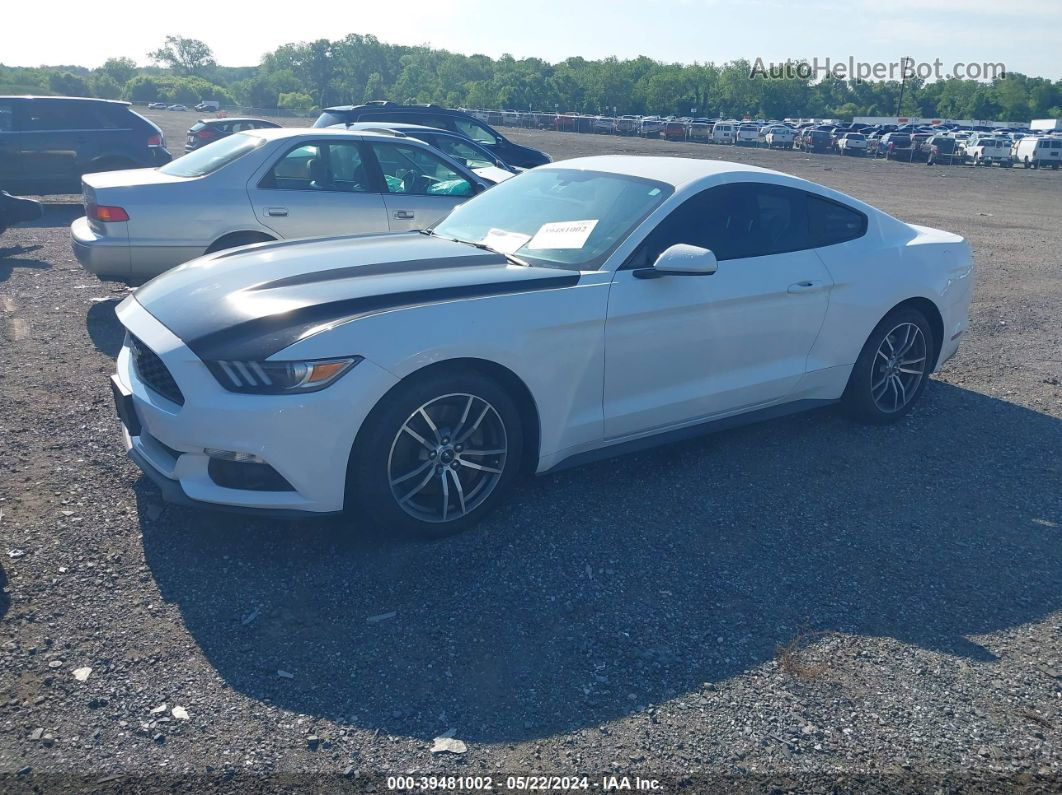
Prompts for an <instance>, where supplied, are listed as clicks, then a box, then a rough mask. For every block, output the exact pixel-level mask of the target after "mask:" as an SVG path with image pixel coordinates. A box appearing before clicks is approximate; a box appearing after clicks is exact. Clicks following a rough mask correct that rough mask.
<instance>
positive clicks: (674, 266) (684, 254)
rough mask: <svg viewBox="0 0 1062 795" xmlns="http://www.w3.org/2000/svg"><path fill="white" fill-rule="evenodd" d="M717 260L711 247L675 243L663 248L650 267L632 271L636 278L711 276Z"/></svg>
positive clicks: (717, 267)
mask: <svg viewBox="0 0 1062 795" xmlns="http://www.w3.org/2000/svg"><path fill="white" fill-rule="evenodd" d="M718 269H719V261H718V260H717V259H716V258H715V254H714V253H712V250H711V249H707V248H701V247H700V246H691V245H688V244H686V243H676V244H675V245H674V246H670V247H669V248H666V249H664V251H663V252H661V254H660V256H659V257H657V258H656V262H654V263H653V265H652V267H650V268H638V269H637V270H635V271H634V277H635V278H636V279H659V278H660V277H661V276H711V275H712V274H713V273H715V272H716V271H717V270H718Z"/></svg>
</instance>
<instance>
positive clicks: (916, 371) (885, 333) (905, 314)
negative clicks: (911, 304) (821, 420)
mask: <svg viewBox="0 0 1062 795" xmlns="http://www.w3.org/2000/svg"><path fill="white" fill-rule="evenodd" d="M936 350H937V349H936V346H935V340H934V336H933V330H932V328H931V327H930V325H929V323H928V321H927V320H926V318H925V316H924V315H923V314H922V313H921V312H919V311H917V310H915V309H909V308H900V309H897V310H895V311H893V312H890V313H889V314H888V315H887V316H886V317H885V319H884V320H882V321H881V322H880V323H879V324H878V326H877V328H875V329H874V331H873V332H872V333H871V335H870V337H869V338H868V339H867V341H866V343H865V344H864V345H863V350H862V351H861V352H860V354H859V358H858V359H857V360H856V363H855V365H854V366H853V368H852V374H851V375H850V376H849V378H848V386H847V387H846V388H845V392H844V396H843V398H842V403H843V405H844V408H845V409H846V410H847V411H848V413H849V414H850V415H852V416H853V417H854V418H855V419H858V420H860V421H862V422H867V423H870V424H873V425H884V424H887V423H890V422H895V421H896V420H898V419H900V417H902V416H904V415H905V414H906V413H907V412H908V411H910V410H911V407H912V406H913V405H914V404H915V401H917V400H918V398H919V396H920V395H921V394H922V391H923V390H924V389H925V386H926V383H927V382H928V380H929V374H930V372H932V369H933V359H934V357H935V356H936Z"/></svg>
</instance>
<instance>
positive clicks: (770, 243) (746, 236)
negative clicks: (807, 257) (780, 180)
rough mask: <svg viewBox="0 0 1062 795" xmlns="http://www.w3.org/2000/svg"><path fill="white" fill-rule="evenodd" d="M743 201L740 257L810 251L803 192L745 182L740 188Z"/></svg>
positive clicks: (779, 186)
mask: <svg viewBox="0 0 1062 795" xmlns="http://www.w3.org/2000/svg"><path fill="white" fill-rule="evenodd" d="M742 187H743V189H744V192H745V194H746V197H747V202H748V204H747V211H748V217H747V218H746V219H744V227H745V228H746V229H747V231H746V232H744V233H743V234H742V235H741V236H740V243H739V250H740V251H741V252H743V253H742V254H741V256H745V257H762V256H766V255H768V254H784V253H785V252H787V251H800V250H801V249H806V248H810V247H811V243H810V242H809V240H808V223H807V215H806V209H805V198H804V197H805V196H806V194H805V193H804V192H803V191H800V190H795V189H794V188H786V187H784V186H782V185H767V184H762V183H754V182H749V183H746V184H745V185H743V186H742Z"/></svg>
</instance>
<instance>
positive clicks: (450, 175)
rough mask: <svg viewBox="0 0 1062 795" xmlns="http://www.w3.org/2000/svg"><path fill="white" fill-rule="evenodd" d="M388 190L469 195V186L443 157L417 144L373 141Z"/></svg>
mask: <svg viewBox="0 0 1062 795" xmlns="http://www.w3.org/2000/svg"><path fill="white" fill-rule="evenodd" d="M372 150H373V152H374V153H375V155H376V159H377V160H378V161H379V163H380V170H381V171H383V178H384V182H386V183H387V192H388V193H404V194H409V195H414V196H470V195H472V186H471V185H470V184H469V183H468V181H467V180H466V179H465V178H464V177H462V176H461V175H460V174H458V173H457V172H456V171H454V170H453V169H452V168H450V166H448V165H447V164H446V163H445V162H444V161H443V160H441V159H440V158H438V157H436V156H435V155H433V154H432V153H431V152H429V151H427V150H426V149H423V148H421V147H419V146H408V145H405V144H377V143H374V144H372Z"/></svg>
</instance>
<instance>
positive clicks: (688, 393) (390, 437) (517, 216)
mask: <svg viewBox="0 0 1062 795" xmlns="http://www.w3.org/2000/svg"><path fill="white" fill-rule="evenodd" d="M973 281H974V272H973V265H972V261H971V256H970V249H969V246H968V245H967V243H966V242H965V240H963V238H961V237H959V236H958V235H954V234H950V233H948V232H942V231H939V230H936V229H930V228H927V227H923V226H914V225H911V224H907V223H904V222H902V221H899V220H897V219H896V218H893V217H891V216H889V215H886V214H885V213H883V212H881V211H880V210H876V209H874V208H873V207H870V206H868V205H866V204H864V203H862V202H860V201H857V200H855V199H853V198H850V197H848V196H845V195H844V194H841V193H838V192H836V191H833V190H830V189H828V188H825V187H822V186H820V185H816V184H814V183H811V182H807V181H804V180H801V179H797V178H794V177H790V176H786V175H785V174H780V173H778V172H774V171H768V170H765V169H760V168H755V167H752V166H746V165H740V164H736V163H725V162H718V161H711V160H686V159H681V158H670V157H663V158H653V157H591V158H583V159H577V160H569V161H566V162H560V163H553V164H551V165H545V166H541V167H539V168H536V169H534V170H532V171H528V172H526V173H524V174H521V175H519V176H516V177H513V178H512V179H511V180H508V181H507V182H504V183H502V184H500V185H498V186H497V187H495V188H492V189H491V190H489V191H487V192H485V193H483V194H481V195H479V196H477V197H475V198H474V199H472V200H470V201H469V202H467V203H466V204H463V205H461V206H460V207H459V208H457V209H456V210H455V211H454V212H453V213H451V214H450V215H449V216H448V217H447V218H446V219H445V220H443V221H442V222H441V223H440V224H438V225H437V226H435V228H434V229H433V230H432V231H431V232H428V233H416V232H413V233H408V234H398V235H372V236H361V237H348V238H332V239H327V240H318V241H294V242H281V243H266V244H260V245H255V246H249V247H246V248H241V249H237V250H233V251H227V252H223V253H220V254H215V255H212V256H206V257H202V258H200V259H197V260H195V261H193V262H190V263H187V264H185V265H183V266H181V267H179V268H177V269H176V270H174V271H171V272H170V273H168V274H166V275H164V276H162V277H160V278H158V279H155V280H154V281H152V282H151V283H149V284H148V285H146V286H144V287H142V288H140V289H139V290H137V291H136V292H135V293H134V294H133V295H131V296H130V297H128V298H127V299H126V300H125V301H123V302H122V303H121V305H120V306H119V307H118V310H117V311H118V316H119V318H120V320H121V322H122V324H123V325H124V326H125V328H126V329H127V331H128V334H127V338H126V344H125V346H124V348H123V349H122V351H121V354H120V356H119V358H118V372H117V374H116V375H115V376H114V377H113V379H112V389H113V392H114V397H115V400H116V403H117V408H118V413H119V416H120V417H121V419H122V422H123V424H124V438H125V444H126V447H127V448H128V450H129V454H130V456H131V457H132V458H133V460H134V461H136V463H137V464H138V465H139V466H140V467H141V468H142V469H143V470H144V472H145V473H146V474H147V475H148V476H149V477H151V478H152V479H153V480H154V481H155V482H156V483H158V484H159V485H160V486H161V487H162V490H163V492H164V495H165V496H166V497H167V498H168V499H171V500H174V501H178V502H183V503H186V504H188V503H191V504H198V505H207V506H214V507H226V508H239V509H250V510H256V511H267V512H274V513H275V514H287V513H291V512H299V513H302V514H305V513H313V514H324V513H328V512H337V511H340V510H344V509H348V510H349V511H350V512H351V513H353V514H354V515H355V516H357V517H359V518H360V517H363V516H367V517H369V518H371V519H372V520H375V521H377V522H380V523H383V524H385V525H389V526H393V527H396V528H402V529H407V530H412V531H416V532H419V533H421V534H427V535H442V534H445V533H448V532H452V531H454V530H456V529H459V528H463V527H466V526H468V525H469V524H471V523H473V522H475V521H477V520H478V519H479V518H480V517H481V516H483V514H484V513H486V512H487V511H488V510H490V508H491V507H492V506H493V505H495V504H497V503H498V501H499V500H501V499H502V498H503V496H504V494H505V492H506V491H507V490H508V487H509V486H510V485H511V484H512V483H513V481H514V479H515V478H516V477H517V475H518V473H519V472H520V471H521V470H527V471H532V472H537V473H543V472H549V471H552V470H555V469H557V468H559V467H565V466H569V465H572V464H576V463H579V462H582V461H586V460H588V459H591V458H596V457H601V456H607V455H613V454H618V453H621V452H624V451H627V450H630V449H632V448H637V447H644V446H646V445H648V444H651V443H655V442H661V441H667V440H671V439H674V438H676V437H679V436H685V435H691V434H696V433H701V432H704V431H707V430H711V429H713V428H719V427H723V426H730V425H733V424H735V423H737V422H748V421H753V420H757V419H763V418H766V417H771V416H777V415H780V414H784V413H788V412H792V411H798V410H801V409H806V408H811V407H814V406H823V405H826V404H829V403H834V402H838V401H839V402H841V403H843V404H844V407H845V408H846V409H847V410H848V412H850V414H851V415H852V416H854V417H856V418H858V419H860V420H862V421H865V422H869V423H874V424H883V423H889V422H893V421H895V420H897V419H899V418H900V417H902V416H903V415H904V414H905V413H906V412H907V411H909V410H910V408H911V407H912V405H914V403H915V402H916V401H917V400H918V399H919V396H920V395H921V394H922V392H923V390H924V388H925V386H926V381H927V379H928V377H929V375H930V373H932V372H933V371H934V370H935V369H936V368H938V367H940V366H941V365H942V364H943V363H944V362H945V361H947V360H948V359H949V357H951V356H952V355H953V354H954V353H955V351H956V349H957V347H958V345H959V342H960V340H961V338H962V335H963V334H964V333H965V331H966V329H967V323H968V320H967V309H968V305H969V302H970V294H971V290H972V287H973ZM634 487H637V484H634Z"/></svg>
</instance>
